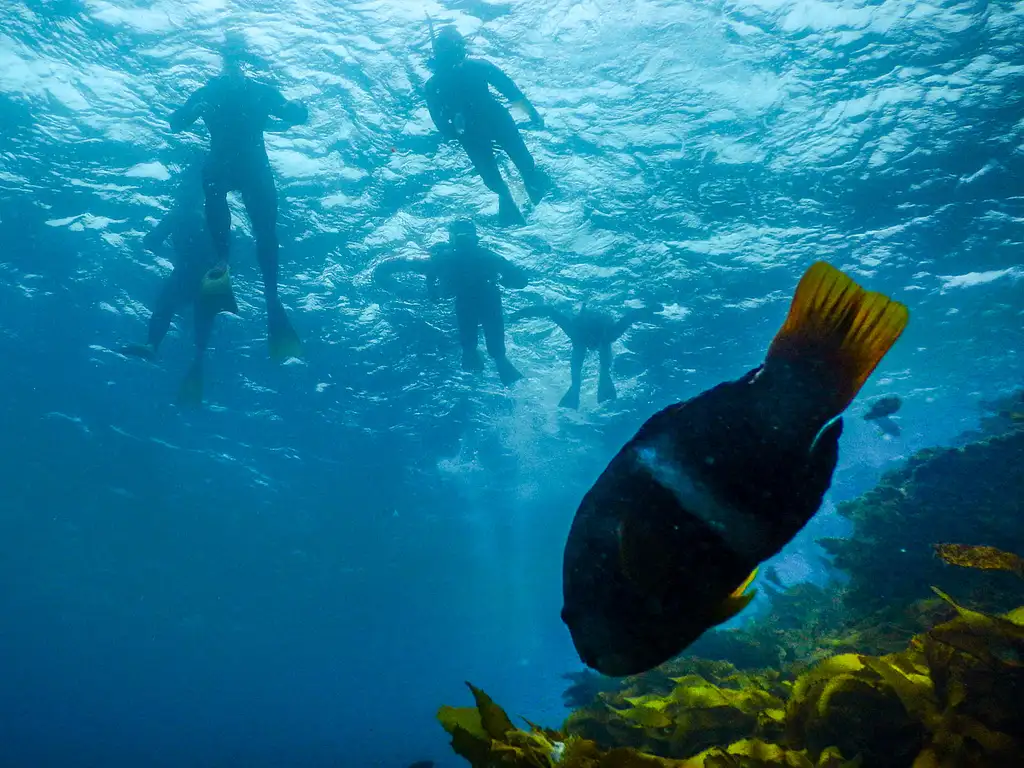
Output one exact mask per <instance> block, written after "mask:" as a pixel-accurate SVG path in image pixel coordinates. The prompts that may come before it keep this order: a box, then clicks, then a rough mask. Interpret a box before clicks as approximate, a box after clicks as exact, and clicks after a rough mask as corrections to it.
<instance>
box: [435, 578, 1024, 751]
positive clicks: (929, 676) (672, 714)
mask: <svg viewBox="0 0 1024 768" xmlns="http://www.w3.org/2000/svg"><path fill="white" fill-rule="evenodd" d="M937 594H938V595H939V597H940V599H942V600H943V601H944V602H946V603H948V605H949V606H950V608H951V609H952V610H953V611H954V612H955V614H956V617H955V618H953V619H952V620H951V621H948V622H944V623H942V624H939V625H938V626H936V627H933V628H932V629H930V630H928V631H927V632H924V633H922V634H920V635H916V636H915V637H913V638H912V639H911V641H910V642H909V643H908V644H907V647H906V648H904V649H903V650H902V651H900V652H899V653H894V654H888V655H884V656H870V655H865V654H857V653H847V654H840V655H837V656H832V657H830V658H828V659H825V660H823V661H821V662H819V663H817V664H815V665H813V666H811V667H810V668H808V669H806V670H805V671H804V672H802V673H801V674H799V675H797V676H796V677H795V678H794V679H791V680H790V679H786V678H785V676H784V675H781V674H779V673H774V674H771V673H769V674H765V675H749V674H744V673H740V672H738V671H737V670H735V668H731V667H730V666H729V665H728V664H724V663H722V662H694V661H692V660H685V659H684V660H679V661H675V662H671V663H670V664H668V665H665V667H664V668H662V669H659V670H657V672H656V674H650V673H649V674H646V675H642V676H637V677H634V678H629V679H627V681H626V682H625V684H624V687H623V688H622V690H620V691H618V692H615V693H601V694H599V695H598V697H597V699H596V700H595V701H593V702H592V703H591V704H590V705H588V706H587V707H584V708H582V709H579V710H577V711H575V712H573V713H572V714H571V715H570V716H569V718H568V719H567V720H566V722H565V723H564V725H563V726H562V727H561V729H559V730H550V729H544V728H541V727H540V726H537V725H533V724H532V723H528V722H527V723H526V726H527V728H526V729H520V728H517V727H516V726H515V725H514V724H513V723H512V721H511V720H510V718H509V717H508V715H507V714H506V713H505V711H504V710H503V709H501V708H500V707H499V706H498V705H497V704H495V703H494V702H493V701H492V700H491V699H490V697H489V696H487V694H486V693H484V692H483V691H481V690H480V689H478V688H475V687H474V686H472V685H470V686H469V687H470V690H471V691H472V693H473V696H474V698H475V706H473V707H463V708H455V707H442V708H441V710H440V712H439V713H438V719H439V720H440V722H441V724H442V725H443V726H444V728H445V730H447V731H448V733H449V734H450V735H451V737H452V747H453V748H454V750H455V751H456V752H457V753H458V754H459V755H461V756H462V757H464V758H466V760H468V761H469V763H470V764H471V765H472V766H474V768H499V766H511V767H513V768H528V767H532V768H555V766H565V768H657V767H658V766H663V767H671V766H675V767H676V768H768V767H769V766H787V767H790V768H815V767H817V768H825V767H826V766H827V767H828V768H840V767H843V768H854V766H863V767H864V768H961V767H962V768H1011V767H1018V768H1019V766H1021V765H1024V742H1022V741H1021V734H1024V705H1022V701H1024V608H1018V609H1017V610H1015V611H1012V612H1010V613H1007V614H1005V615H1002V616H994V615H989V614H985V613H981V612H978V611H972V610H969V609H967V608H963V607H961V606H959V605H957V604H956V603H954V602H953V600H952V599H951V598H949V597H948V596H946V595H945V594H944V593H941V592H938V593H937ZM697 669H702V670H703V674H701V673H698V672H697V671H695V670H697ZM677 672H678V673H682V674H681V676H679V677H676V676H674V674H675V673H677ZM524 722H525V721H524Z"/></svg>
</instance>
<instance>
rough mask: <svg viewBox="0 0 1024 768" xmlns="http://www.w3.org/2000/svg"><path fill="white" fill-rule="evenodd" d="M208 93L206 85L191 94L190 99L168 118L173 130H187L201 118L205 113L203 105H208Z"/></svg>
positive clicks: (175, 131)
mask: <svg viewBox="0 0 1024 768" xmlns="http://www.w3.org/2000/svg"><path fill="white" fill-rule="evenodd" d="M206 93H207V90H206V86H205V85H204V86H203V87H202V88H200V89H199V90H198V91H196V92H195V93H193V94H192V95H191V96H189V97H188V101H186V102H185V104H184V105H183V106H181V107H179V108H178V109H177V111H175V113H174V114H173V115H171V116H170V118H168V120H167V122H169V123H170V124H171V130H172V131H173V132H174V133H178V132H179V131H183V130H185V129H186V128H188V127H189V126H190V125H192V123H194V122H195V121H196V120H198V119H199V118H200V116H201V115H202V114H203V107H205V106H206Z"/></svg>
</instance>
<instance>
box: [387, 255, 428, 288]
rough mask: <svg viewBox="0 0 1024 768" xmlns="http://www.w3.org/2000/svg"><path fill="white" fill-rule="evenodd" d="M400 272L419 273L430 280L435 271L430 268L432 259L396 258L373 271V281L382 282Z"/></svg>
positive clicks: (388, 260)
mask: <svg viewBox="0 0 1024 768" xmlns="http://www.w3.org/2000/svg"><path fill="white" fill-rule="evenodd" d="M399 272H417V273H419V274H421V275H427V277H428V279H429V277H430V275H431V273H432V272H433V270H432V269H431V266H430V259H424V258H419V257H416V256H396V257H394V258H391V259H385V260H384V261H382V262H381V263H380V264H378V265H377V266H376V268H374V270H373V279H374V281H375V282H380V281H383V280H385V279H387V278H389V277H391V276H392V275H395V274H398V273H399Z"/></svg>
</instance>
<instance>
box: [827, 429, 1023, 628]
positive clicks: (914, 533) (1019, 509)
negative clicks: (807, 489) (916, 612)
mask: <svg viewBox="0 0 1024 768" xmlns="http://www.w3.org/2000/svg"><path fill="white" fill-rule="evenodd" d="M838 511H839V513H840V514H842V515H844V516H845V517H847V518H849V519H850V520H852V521H853V523H854V534H853V535H852V536H851V537H850V538H849V539H823V540H821V541H820V542H819V543H820V544H821V545H822V546H823V547H824V548H825V549H826V550H827V551H828V552H829V553H830V554H832V555H833V556H834V564H835V566H837V567H838V568H841V569H843V570H845V571H847V572H848V573H849V574H850V583H849V584H848V585H847V587H846V589H845V594H844V596H843V605H844V613H845V616H846V620H847V621H848V622H850V623H853V624H857V625H867V624H879V623H886V622H888V623H898V622H899V620H900V615H899V614H900V612H902V611H903V610H905V609H906V607H907V606H909V605H911V604H913V603H914V602H915V601H917V600H919V599H921V598H922V597H923V595H922V594H921V585H922V584H940V585H943V586H944V587H945V588H948V589H951V590H954V591H956V592H957V594H959V595H961V596H962V599H964V600H965V601H966V602H967V603H968V604H969V605H971V606H972V607H975V608H979V609H982V610H987V611H993V612H999V611H1003V610H1006V609H1007V608H1008V607H1010V606H1011V605H1014V604H1016V601H1017V600H1018V599H1019V590H1020V584H1019V582H1018V581H1017V580H1016V579H1015V578H1014V577H1013V576H1012V575H1010V574H1005V575H1003V574H992V573H981V572H977V571H973V570H970V569H961V568H951V567H950V566H949V565H947V563H945V562H943V560H942V559H940V558H939V557H936V556H935V552H934V549H933V545H934V544H935V542H943V541H945V542H961V543H963V544H971V545H973V544H978V545H981V544H987V543H990V542H998V543H999V546H1000V547H1002V548H1004V549H1006V550H1009V551H1012V552H1024V430H1022V431H1015V432H1011V433H1008V434H1004V435H1002V436H999V437H993V438H990V439H988V440H984V441H981V442H977V443H972V444H970V445H967V446H964V447H963V448H953V449H938V450H928V451H922V452H920V453H918V454H916V455H915V456H913V457H912V458H911V459H910V460H908V462H907V463H906V464H905V465H904V466H903V467H901V468H900V469H898V470H895V471H893V472H890V473H888V474H887V475H885V477H883V479H882V482H881V483H880V484H879V485H878V487H876V488H875V489H873V490H871V491H869V492H868V493H865V494H864V495H862V496H861V497H859V498H858V499H855V500H853V501H849V502H844V503H842V504H840V505H839V507H838Z"/></svg>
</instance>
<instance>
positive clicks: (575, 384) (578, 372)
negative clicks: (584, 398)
mask: <svg viewBox="0 0 1024 768" xmlns="http://www.w3.org/2000/svg"><path fill="white" fill-rule="evenodd" d="M586 359H587V348H586V347H585V346H583V345H582V344H573V345H572V361H571V362H570V364H569V373H570V375H571V376H572V384H571V385H570V387H569V391H568V392H566V393H565V396H564V397H562V400H561V402H560V403H559V405H560V406H561V407H562V408H572V409H574V410H575V409H576V408H579V407H580V386H581V385H582V383H583V363H584V361H585V360H586Z"/></svg>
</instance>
